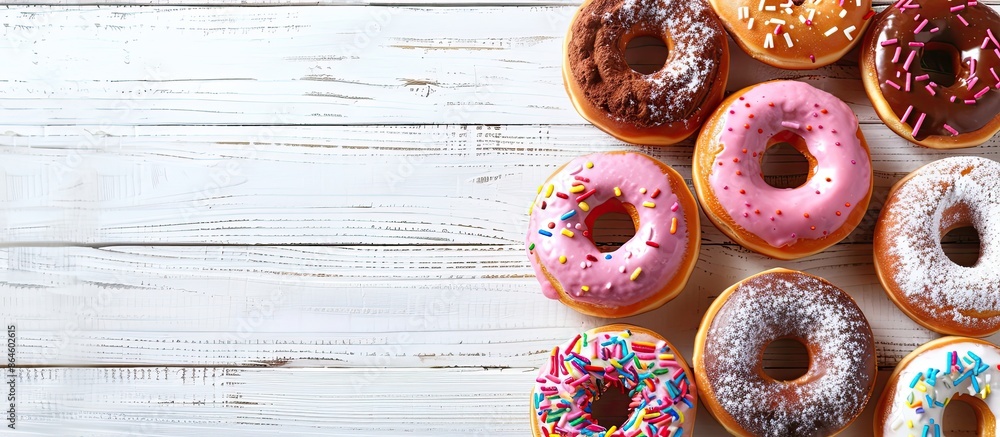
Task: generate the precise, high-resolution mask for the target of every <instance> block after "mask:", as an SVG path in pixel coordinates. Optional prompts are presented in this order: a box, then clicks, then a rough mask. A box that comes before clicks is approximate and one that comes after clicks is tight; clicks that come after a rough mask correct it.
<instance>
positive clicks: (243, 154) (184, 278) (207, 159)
mask: <svg viewBox="0 0 1000 437" xmlns="http://www.w3.org/2000/svg"><path fill="white" fill-rule="evenodd" d="M49 3H51V4H52V6H9V7H6V8H4V9H2V10H0V25H2V26H0V32H2V33H3V38H0V59H2V60H3V62H0V173H2V174H0V228H2V229H3V233H2V234H0V243H2V246H3V247H2V248H0V265H2V266H3V268H2V269H0V325H7V324H15V325H16V326H17V332H18V343H19V344H18V348H17V362H18V368H17V370H16V374H17V379H16V380H17V385H16V387H17V412H18V421H17V431H16V432H11V431H10V430H8V429H6V428H4V429H3V431H0V435H8V434H10V435H102V436H104V435H178V434H189V435H204V434H208V433H212V434H232V435H258V434H259V435H263V434H273V433H275V432H292V433H298V434H306V435H330V434H334V435H376V434H378V435H384V434H386V433H387V432H386V431H388V432H390V433H392V434H401V433H407V434H412V435H459V434H463V435H469V434H472V435H491V436H497V435H510V436H523V435H526V434H527V433H528V432H529V431H528V428H527V415H526V413H525V410H526V405H527V393H528V390H529V389H530V384H531V381H532V379H533V378H534V371H535V368H536V367H537V366H538V364H539V363H540V362H541V360H543V359H544V356H545V354H546V353H547V352H546V351H548V350H550V349H551V347H552V346H553V345H554V344H557V343H560V342H563V341H565V340H566V339H567V338H569V337H570V336H572V335H574V334H575V333H577V332H578V331H580V330H583V329H587V328H590V327H594V326H597V325H600V324H603V323H606V322H608V320H602V319H598V318H593V317H587V316H583V315H580V314H578V313H575V312H573V311H572V310H568V309H567V308H565V307H563V306H562V305H560V304H558V303H556V302H553V301H549V300H546V299H544V298H543V297H542V296H541V294H540V293H539V291H538V285H537V282H536V280H535V279H534V277H533V275H532V271H531V268H530V266H529V265H528V262H527V259H526V258H525V257H524V254H523V240H522V238H523V234H524V226H525V224H526V221H527V220H526V219H527V217H526V215H525V214H526V209H527V205H528V203H529V202H530V201H531V199H532V196H533V194H534V189H535V187H536V186H537V184H538V183H540V182H541V181H542V180H543V179H544V178H545V177H546V176H547V175H548V174H549V173H550V172H551V171H552V170H553V169H554V168H555V167H556V166H558V165H559V164H561V163H563V162H565V161H567V160H569V159H571V158H572V157H574V156H577V155H580V154H583V153H587V152H592V151H601V150H616V149H623V148H624V149H632V150H640V151H644V152H647V153H651V154H653V155H654V156H656V157H658V158H660V159H661V160H663V161H665V162H667V163H668V164H671V165H673V166H674V167H675V168H677V169H678V170H679V171H680V172H681V173H682V174H685V175H686V176H689V175H690V160H691V143H690V142H687V143H685V144H682V145H678V146H675V147H669V148H658V149H650V148H636V147H632V146H626V145H623V144H621V143H619V142H617V141H615V140H613V139H612V138H610V137H608V136H607V135H605V134H603V133H602V132H600V131H598V130H597V129H595V128H593V127H591V126H589V125H587V124H586V123H585V122H584V121H583V120H582V119H581V118H580V117H579V116H578V115H576V113H575V112H574V111H573V110H572V108H571V105H570V104H569V101H568V99H567V98H566V96H565V94H564V91H563V88H562V84H561V79H560V76H559V67H560V46H561V43H562V37H563V35H564V33H565V30H566V28H567V27H568V25H569V19H570V18H571V15H572V13H573V11H574V9H575V5H574V3H575V2H573V1H565V2H564V1H551V2H537V1H532V0H517V1H510V2H508V1H503V2H489V1H479V2H463V3H462V4H455V3H454V2H450V1H437V2H423V1H421V2H417V3H412V2H409V3H411V5H410V6H405V5H398V6H397V5H395V4H389V3H385V4H386V5H388V6H361V5H360V4H358V5H349V4H350V3H360V2H350V1H347V2H345V1H340V0H330V1H326V0H324V1H317V2H297V1H285V0H274V1H270V0H264V1H255V2H251V3H252V5H254V6H263V5H276V4H281V5H284V6H275V7H263V8H262V7H244V6H250V5H251V4H250V3H248V2H236V1H219V2H215V3H216V5H214V6H212V5H210V6H197V5H196V6H193V7H188V6H185V5H189V4H190V3H189V2H186V1H182V0H169V1H162V2H160V1H158V2H143V1H139V2H135V4H137V5H144V6H109V4H111V3H119V2H117V1H114V2H106V1H99V2H92V5H89V6H88V5H86V4H84V5H80V4H79V3H80V2H64V1H53V2H49ZM152 3H156V4H157V5H165V4H169V5H173V6H170V7H164V6H151V5H150V4H152ZM319 3H324V4H327V5H328V6H317V5H316V4H319ZM400 3H404V2H400ZM883 3H884V2H883ZM96 4H102V5H103V6H96ZM449 4H451V5H450V6H449ZM513 4H524V5H528V6H524V7H514V6H510V5H513ZM733 59H734V60H733V62H734V66H733V71H734V74H733V76H732V77H731V78H730V87H729V88H730V90H736V89H739V88H741V87H743V86H746V85H749V84H752V83H755V82H759V81H762V80H767V79H772V78H789V79H798V80H805V81H808V82H809V83H811V84H813V85H816V86H819V87H821V88H824V89H827V90H829V91H831V92H834V93H836V94H838V95H840V96H841V97H842V98H843V99H844V100H845V101H847V102H848V103H849V104H850V105H851V106H852V108H853V109H854V110H855V111H856V112H857V113H858V116H859V118H860V119H861V120H862V122H863V123H864V124H863V130H864V133H865V135H866V137H867V139H868V142H869V144H870V145H871V147H872V153H873V159H874V166H875V170H876V192H875V195H874V197H873V202H872V206H871V208H870V211H869V215H868V217H867V218H866V220H865V221H864V222H863V223H862V225H861V226H860V227H859V228H858V230H856V231H855V232H854V233H853V234H852V235H851V236H850V237H849V238H848V239H847V240H846V241H845V242H843V243H841V244H838V245H837V246H835V247H833V248H831V249H830V250H828V251H825V252H823V253H820V254H818V255H815V256H812V257H809V258H806V259H803V260H799V261H793V262H779V261H775V260H770V259H766V258H764V257H762V256H759V255H756V254H753V253H750V252H748V251H746V250H743V249H741V248H740V247H739V246H736V245H734V244H732V243H731V242H729V241H728V240H727V239H726V238H725V237H724V236H722V235H721V234H720V233H719V232H718V231H716V230H715V229H714V228H712V227H711V226H710V225H708V224H706V225H705V226H703V231H704V236H703V250H702V252H701V255H700V257H699V263H698V265H697V266H696V270H695V274H694V276H693V278H692V280H691V282H690V283H689V285H688V287H687V289H686V290H685V292H684V293H683V294H682V295H681V296H680V297H679V298H677V299H676V300H674V301H672V302H670V303H668V304H667V305H666V306H664V307H663V308H661V309H658V310H656V311H653V312H650V313H647V314H643V315H640V316H636V317H632V318H629V319H625V321H626V322H631V323H637V324H640V325H643V326H647V327H649V328H652V329H655V330H657V331H659V332H661V333H662V334H664V335H666V336H667V337H668V338H669V339H670V340H671V341H673V342H674V343H675V344H676V345H677V346H678V347H679V348H680V349H681V350H682V352H684V353H685V354H686V355H687V356H688V357H689V356H690V351H691V349H692V341H693V339H694V333H695V330H696V328H697V324H698V322H699V319H700V317H701V315H702V313H703V312H704V310H705V309H706V308H707V306H708V305H709V304H710V303H711V301H712V299H713V298H714V297H715V295H716V294H717V293H718V292H720V291H721V290H723V289H724V288H725V287H727V286H728V285H730V284H732V283H733V282H735V281H737V280H739V279H741V278H743V277H746V276H748V275H750V274H753V273H756V272H758V271H760V270H763V269H765V268H769V267H775V266H784V267H789V268H794V269H799V270H804V271H807V272H810V273H814V274H817V275H820V276H822V277H825V278H827V279H828V280H830V281H831V282H833V283H834V284H836V285H838V286H840V287H842V288H844V289H845V290H847V291H848V292H849V293H850V294H851V295H852V296H854V298H855V299H856V300H857V301H858V303H859V305H861V307H862V309H863V310H864V311H865V313H866V315H867V316H868V318H869V320H870V321H871V323H872V325H873V328H874V330H875V334H876V340H877V342H878V351H879V354H880V355H879V365H880V367H881V369H882V371H881V373H880V376H881V377H883V381H880V382H881V383H884V377H885V376H887V375H888V371H890V370H891V369H892V366H893V365H894V364H895V362H896V361H898V360H899V359H900V358H901V357H902V356H903V355H905V354H906V353H907V352H908V351H909V350H911V349H912V348H914V347H915V346H917V345H919V344H921V343H923V342H925V341H927V340H929V339H931V338H934V337H936V335H935V334H933V333H930V332H929V331H926V330H924V329H923V328H920V327H919V326H917V325H916V324H915V323H913V322H911V321H910V320H909V319H908V318H906V317H905V316H903V315H902V314H901V313H900V312H899V311H898V310H897V309H896V308H895V306H893V305H892V304H891V303H890V302H889V301H888V299H887V298H886V297H885V295H884V293H883V291H882V289H881V286H880V285H879V284H878V280H877V279H876V277H875V274H874V270H873V268H872V263H871V244H870V242H871V233H872V229H873V224H874V219H875V217H877V214H878V209H879V207H880V206H881V202H882V201H883V200H884V199H885V196H886V193H887V191H888V188H889V187H890V186H891V185H892V183H894V182H895V181H896V180H898V179H899V178H901V177H902V176H903V175H905V174H906V173H908V172H909V171H911V170H913V169H915V168H917V167H918V166H920V165H921V164H923V163H926V162H929V161H931V160H934V159H939V158H942V157H945V156H953V155H962V154H975V155H980V156H985V157H989V158H991V159H995V160H1000V140H996V139H994V140H993V141H991V142H990V143H988V144H986V145H984V146H980V147H978V148H975V149H967V150H961V151H947V152H938V151H932V150H928V149H922V148H918V147H916V146H912V145H910V144H909V143H907V142H905V141H903V140H901V139H900V138H898V137H897V136H895V134H893V133H891V132H890V131H889V130H888V129H886V128H885V127H883V126H882V125H881V123H879V121H878V119H877V117H876V116H875V115H874V112H873V111H872V108H871V105H870V104H869V103H868V100H867V97H866V96H865V95H864V92H863V90H862V87H861V83H860V80H859V75H858V72H857V67H856V55H854V54H852V55H849V57H848V59H845V60H843V61H841V62H840V63H838V64H837V65H834V66H830V67H826V68H823V69H820V70H817V71H809V72H786V71H779V70H775V69H773V68H770V67H767V66H764V65H762V64H760V63H757V62H755V61H752V60H750V59H749V58H748V57H747V56H746V55H744V54H742V52H740V51H739V49H736V48H735V47H734V51H733ZM775 161H776V162H777V163H778V164H779V165H780V163H781V162H782V161H787V157H784V158H783V157H778V158H777V159H776V160H775ZM605 237H606V238H607V240H609V241H614V240H619V241H620V240H621V239H622V238H627V236H624V235H622V234H621V232H617V231H614V230H612V231H610V232H609V233H607V235H606V236H605ZM946 246H947V247H948V248H949V250H950V251H953V252H956V253H964V255H965V256H966V257H968V256H971V255H972V254H974V253H975V251H976V250H977V248H976V246H975V244H970V243H969V242H968V238H962V237H960V238H958V239H957V240H949V241H948V242H947V243H946ZM991 339H992V340H993V341H997V340H998V339H1000V337H996V336H995V337H992V338H991ZM767 363H768V365H770V366H772V367H776V368H782V367H791V368H795V367H799V366H801V363H802V361H801V357H797V356H792V355H788V354H784V353H782V351H780V350H779V351H776V352H775V353H773V354H770V355H769V356H768V357H767ZM881 387H882V385H881V384H879V387H878V390H881ZM0 405H2V403H0ZM870 421H871V408H869V409H868V410H866V413H865V415H864V416H863V417H862V418H861V419H859V420H858V422H856V423H855V424H854V425H853V426H852V427H851V428H850V430H849V432H848V433H847V434H848V435H858V436H860V435H868V434H869V433H870V431H869V430H870V428H871V423H870ZM697 433H698V435H722V434H723V431H722V430H721V428H720V427H719V426H718V424H716V423H715V422H714V421H713V420H712V419H711V417H710V416H709V415H708V414H701V415H699V418H698V425H697Z"/></svg>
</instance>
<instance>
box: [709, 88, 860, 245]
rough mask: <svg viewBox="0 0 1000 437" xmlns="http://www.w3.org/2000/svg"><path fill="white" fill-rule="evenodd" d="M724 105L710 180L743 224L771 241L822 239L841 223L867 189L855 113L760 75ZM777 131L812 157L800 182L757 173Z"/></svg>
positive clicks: (721, 200)
mask: <svg viewBox="0 0 1000 437" xmlns="http://www.w3.org/2000/svg"><path fill="white" fill-rule="evenodd" d="M772 104H773V106H772ZM724 110H725V115H726V120H725V122H724V125H723V126H722V128H721V129H719V132H720V133H719V134H718V136H717V138H715V139H714V144H720V145H721V146H722V149H721V151H720V152H719V153H718V155H716V157H715V161H714V164H713V165H712V170H711V175H710V177H709V185H710V186H711V190H712V192H713V194H714V195H715V197H716V198H717V199H718V201H719V203H720V204H721V205H722V206H723V207H724V208H725V209H726V211H727V212H728V214H729V216H730V217H731V218H732V219H733V220H734V221H735V222H736V224H737V225H739V226H740V227H742V228H743V229H745V230H746V231H748V232H750V233H753V234H755V235H757V236H759V237H760V238H761V239H763V240H764V241H766V242H767V243H768V244H770V245H771V246H774V247H782V246H787V245H792V244H794V243H795V242H796V241H798V240H800V239H810V240H814V239H820V238H823V237H824V236H826V235H828V234H829V233H832V232H834V231H835V230H836V229H838V228H840V227H841V226H843V224H844V222H845V221H846V220H847V217H848V216H850V214H851V211H853V210H854V208H855V207H857V206H859V205H858V203H859V202H861V201H862V200H863V199H864V198H865V196H867V194H868V192H869V189H870V185H871V178H872V169H871V159H870V157H869V155H868V152H867V150H865V149H864V148H863V147H861V142H860V140H858V138H857V136H856V134H855V132H856V131H857V129H858V120H857V117H856V116H855V115H854V112H852V111H851V109H850V108H848V107H847V105H846V104H844V102H842V101H840V99H838V98H837V97H835V96H833V95H832V94H830V93H827V92H824V91H821V90H818V89H816V88H813V87H812V86H810V85H808V84H805V83H802V82H795V81H775V82H766V83H763V84H760V85H758V86H755V87H753V88H752V89H750V90H749V91H747V92H746V93H745V94H743V95H742V96H741V97H740V98H739V99H738V100H735V101H734V102H733V104H732V105H730V106H729V107H728V108H725V109H724ZM783 131H789V132H792V133H794V134H797V135H799V136H801V137H802V139H804V140H805V142H806V145H807V148H808V150H809V153H810V154H812V155H813V156H814V157H815V158H816V161H817V164H816V168H815V173H814V174H813V176H812V177H811V178H809V180H808V181H807V182H806V183H805V184H804V185H802V186H801V187H798V188H775V187H772V186H770V185H768V184H767V182H765V181H764V179H763V177H762V176H761V166H760V160H761V157H762V156H763V154H764V151H765V150H766V148H767V141H768V140H769V139H770V138H771V137H773V136H774V135H775V134H778V133H781V132H783ZM861 207H865V205H861ZM779 210H780V214H779V213H778V211H779Z"/></svg>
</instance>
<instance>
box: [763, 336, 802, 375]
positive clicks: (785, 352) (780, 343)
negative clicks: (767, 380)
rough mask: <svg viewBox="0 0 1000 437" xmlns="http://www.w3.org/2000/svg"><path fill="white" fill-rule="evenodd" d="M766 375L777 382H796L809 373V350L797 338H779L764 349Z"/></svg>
mask: <svg viewBox="0 0 1000 437" xmlns="http://www.w3.org/2000/svg"><path fill="white" fill-rule="evenodd" d="M763 368H764V374H765V375H767V376H769V377H771V378H773V379H774V380H776V381H794V380H796V379H799V378H801V377H802V376H803V375H805V374H806V372H808V371H809V349H807V348H806V345H805V344H803V343H802V341H801V340H799V339H796V338H779V339H777V340H775V341H772V342H771V343H769V344H768V345H767V347H765V348H764V359H763Z"/></svg>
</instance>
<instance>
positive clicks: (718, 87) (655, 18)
mask: <svg viewBox="0 0 1000 437" xmlns="http://www.w3.org/2000/svg"><path fill="white" fill-rule="evenodd" d="M643 36H651V37H656V38H660V39H662V40H663V41H664V43H665V44H666V45H667V47H669V53H668V54H667V59H666V63H664V65H663V68H661V69H660V70H658V71H656V72H653V73H651V74H642V73H639V72H637V71H635V70H633V69H632V68H631V67H629V65H628V63H627V62H626V61H625V46H626V45H627V44H628V42H629V41H630V40H632V39H634V38H638V37H643ZM562 70H563V82H564V84H565V86H566V91H567V92H568V93H569V97H570V100H572V102H573V106H574V107H575V108H576V110H577V112H579V113H580V115H581V116H583V118H585V119H587V121H590V122H591V123H593V124H594V125H595V126H597V127H599V128H601V130H603V131H605V132H607V133H609V134H611V135H614V136H615V137H617V138H618V139H620V140H622V141H627V142H630V143H634V144H647V145H668V144H674V143H676V142H678V141H681V140H683V139H685V138H687V137H688V136H690V135H691V134H692V133H694V131H696V130H697V129H698V127H700V126H701V124H702V122H704V121H705V118H707V117H708V114H710V113H711V112H712V110H713V109H715V105H717V104H718V103H719V101H721V100H722V95H723V93H724V92H725V90H726V80H727V79H728V77H729V45H728V44H727V42H726V31H725V30H724V29H723V28H722V24H721V23H719V20H718V19H717V18H716V17H715V14H714V13H712V9H711V8H710V7H709V6H708V4H707V3H706V0H587V1H585V2H584V3H583V5H582V6H580V9H579V10H578V11H577V13H576V16H574V17H573V23H572V24H571V25H570V29H569V33H568V34H567V35H566V45H565V54H564V57H563V67H562Z"/></svg>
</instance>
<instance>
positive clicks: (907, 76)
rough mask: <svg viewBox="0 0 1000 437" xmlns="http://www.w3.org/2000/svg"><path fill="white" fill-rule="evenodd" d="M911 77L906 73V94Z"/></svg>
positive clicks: (908, 90)
mask: <svg viewBox="0 0 1000 437" xmlns="http://www.w3.org/2000/svg"><path fill="white" fill-rule="evenodd" d="M912 77H913V75H912V74H910V73H906V88H905V89H906V92H910V79H911V78H912Z"/></svg>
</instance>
